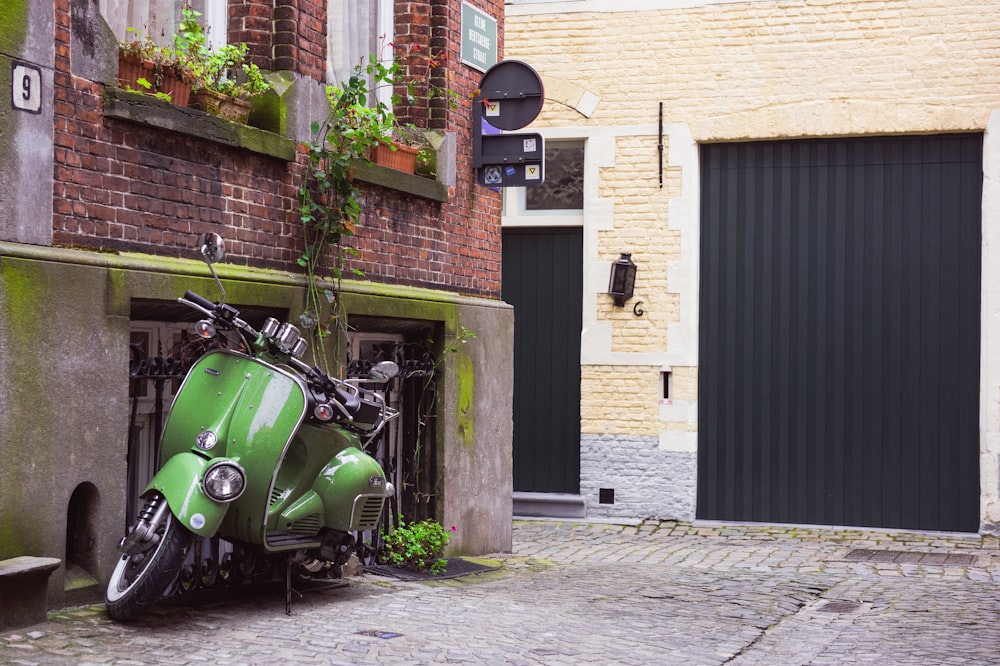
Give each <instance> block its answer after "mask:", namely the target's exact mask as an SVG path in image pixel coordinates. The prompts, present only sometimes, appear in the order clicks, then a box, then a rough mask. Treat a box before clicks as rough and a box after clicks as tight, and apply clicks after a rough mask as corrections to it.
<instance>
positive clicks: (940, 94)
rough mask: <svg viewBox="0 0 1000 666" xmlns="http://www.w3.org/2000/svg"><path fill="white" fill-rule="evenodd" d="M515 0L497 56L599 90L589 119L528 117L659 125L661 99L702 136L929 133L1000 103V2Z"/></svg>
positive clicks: (561, 111) (671, 119) (981, 122)
mask: <svg viewBox="0 0 1000 666" xmlns="http://www.w3.org/2000/svg"><path fill="white" fill-rule="evenodd" d="M546 7H554V8H558V7H559V5H558V3H554V4H548V5H546ZM522 9H523V10H525V11H528V10H530V5H522V6H517V5H508V12H507V17H506V19H505V28H504V33H505V38H504V44H505V53H504V57H505V58H509V59H519V60H524V61H526V62H529V63H531V65H532V66H533V67H535V69H537V70H538V72H539V73H540V74H541V75H542V77H543V80H544V78H545V77H546V76H552V77H556V78H559V79H563V80H566V81H571V82H573V83H575V84H577V85H580V86H582V87H584V88H587V89H588V90H590V91H592V92H593V93H595V94H597V95H599V96H600V98H601V102H600V104H599V105H598V106H597V109H596V111H595V112H594V114H593V115H592V117H591V118H589V119H585V118H583V117H582V116H580V115H579V114H575V113H574V112H573V111H572V110H570V109H567V108H566V107H564V106H560V105H557V104H548V105H546V108H545V109H544V110H543V113H542V115H541V116H540V118H539V120H536V121H535V123H534V126H545V125H547V124H549V125H567V124H573V125H584V126H586V125H593V126H613V125H640V124H646V123H655V122H656V121H657V105H658V103H659V102H661V101H662V102H664V110H665V115H664V120H665V122H668V123H687V124H688V125H690V126H691V128H692V132H693V134H694V137H695V139H696V140H698V141H710V140H737V139H747V138H772V137H800V136H825V135H856V134H884V133H895V132H936V131H952V130H981V129H983V128H984V127H985V125H986V121H987V118H988V115H989V112H990V110H991V109H994V108H998V107H1000V49H998V47H997V45H998V35H1000V2H998V0H985V1H980V2H974V3H970V2H959V1H957V0H909V1H904V0H896V1H889V2H879V1H872V0H863V1H859V2H834V1H829V0H813V1H806V2H803V1H801V0H795V1H794V2H793V1H787V2H740V3H731V4H713V5H707V6H702V7H691V8H685V9H669V10H668V9H664V10H652V11H641V12H640V11H624V12H605V13H599V12H579V13H564V14H560V13H554V14H547V15H520V14H519V13H518V11H519V10H522ZM654 154H655V153H654Z"/></svg>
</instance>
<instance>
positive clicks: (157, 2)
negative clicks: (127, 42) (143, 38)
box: [98, 0, 228, 47]
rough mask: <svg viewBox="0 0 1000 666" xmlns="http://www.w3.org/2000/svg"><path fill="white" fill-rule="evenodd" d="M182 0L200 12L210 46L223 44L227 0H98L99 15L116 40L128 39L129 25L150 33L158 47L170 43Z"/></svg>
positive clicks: (177, 22) (175, 30)
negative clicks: (109, 27) (106, 23)
mask: <svg viewBox="0 0 1000 666" xmlns="http://www.w3.org/2000/svg"><path fill="white" fill-rule="evenodd" d="M185 1H187V2H189V3H190V5H191V8H192V9H194V10H195V11H197V12H200V13H201V17H200V19H199V20H200V21H201V23H202V25H203V26H204V27H205V31H206V32H207V34H208V41H209V43H210V44H211V45H212V46H213V47H218V46H222V45H224V44H225V43H226V28H227V26H226V23H227V14H228V11H227V9H228V0H98V7H99V8H100V10H101V16H103V17H104V20H105V21H107V22H108V25H109V26H111V30H112V31H113V32H114V33H115V36H116V37H117V38H118V39H131V36H130V35H129V33H128V28H135V29H136V30H137V31H138V32H139V33H140V34H142V35H150V36H151V37H152V38H153V40H154V41H155V42H156V43H157V44H160V45H161V46H167V45H170V44H173V41H174V33H175V32H177V26H178V24H179V23H180V21H181V10H182V9H183V8H184V3H185Z"/></svg>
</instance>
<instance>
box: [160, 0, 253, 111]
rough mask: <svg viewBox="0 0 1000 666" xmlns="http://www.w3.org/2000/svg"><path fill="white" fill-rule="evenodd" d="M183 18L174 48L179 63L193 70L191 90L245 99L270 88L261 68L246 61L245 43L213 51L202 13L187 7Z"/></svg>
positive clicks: (183, 11) (247, 48) (246, 49)
mask: <svg viewBox="0 0 1000 666" xmlns="http://www.w3.org/2000/svg"><path fill="white" fill-rule="evenodd" d="M182 16H183V18H182V20H181V24H180V27H179V28H178V30H177V34H176V35H174V47H175V49H176V52H177V54H178V58H179V59H180V61H181V62H183V63H184V64H185V65H186V66H187V67H188V68H189V69H190V70H191V73H192V77H193V82H192V84H191V89H192V91H194V92H198V91H199V90H203V89H204V90H211V91H214V92H217V93H220V94H223V95H228V96H230V97H237V98H240V99H246V98H248V97H254V96H256V95H260V94H261V93H264V92H266V91H268V90H270V89H271V84H270V83H268V82H267V81H266V80H265V79H264V74H263V72H261V71H260V68H259V67H258V66H257V65H256V64H254V63H251V62H247V56H248V55H249V51H250V49H249V47H248V46H247V45H246V44H239V45H236V44H226V45H225V46H223V47H221V48H219V49H212V48H211V47H210V46H209V43H208V36H207V35H206V34H205V30H204V28H203V27H202V25H201V23H199V22H198V17H199V16H201V12H197V11H195V10H193V9H191V8H190V7H184V9H183V10H182Z"/></svg>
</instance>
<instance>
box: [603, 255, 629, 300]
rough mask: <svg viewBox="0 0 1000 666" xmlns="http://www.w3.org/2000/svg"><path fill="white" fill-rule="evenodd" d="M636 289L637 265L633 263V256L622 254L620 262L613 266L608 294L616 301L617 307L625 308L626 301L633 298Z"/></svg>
mask: <svg viewBox="0 0 1000 666" xmlns="http://www.w3.org/2000/svg"><path fill="white" fill-rule="evenodd" d="M634 287H635V264H633V263H632V255H631V254H628V253H625V252H622V256H620V257H618V261H616V262H615V263H613V264H611V284H610V285H608V293H609V294H610V295H611V297H612V298H613V299H614V301H615V305H616V306H617V307H620V308H623V307H625V301H627V300H628V299H630V298H632V291H633V289H634Z"/></svg>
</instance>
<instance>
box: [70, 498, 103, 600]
mask: <svg viewBox="0 0 1000 666" xmlns="http://www.w3.org/2000/svg"><path fill="white" fill-rule="evenodd" d="M100 508H101V494H100V493H99V492H98V490H97V487H96V486H95V485H94V484H92V483H90V482H87V481H85V482H83V483H81V484H80V485H78V486H77V487H76V489H75V490H74V491H73V494H72V496H70V498H69V507H68V508H67V511H66V557H65V558H64V561H65V562H66V576H65V579H64V580H65V584H64V586H63V587H64V589H65V590H75V589H79V588H82V587H89V586H90V585H97V581H98V579H99V576H98V571H99V567H98V549H97V533H98V530H97V525H98V515H99V512H100Z"/></svg>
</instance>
